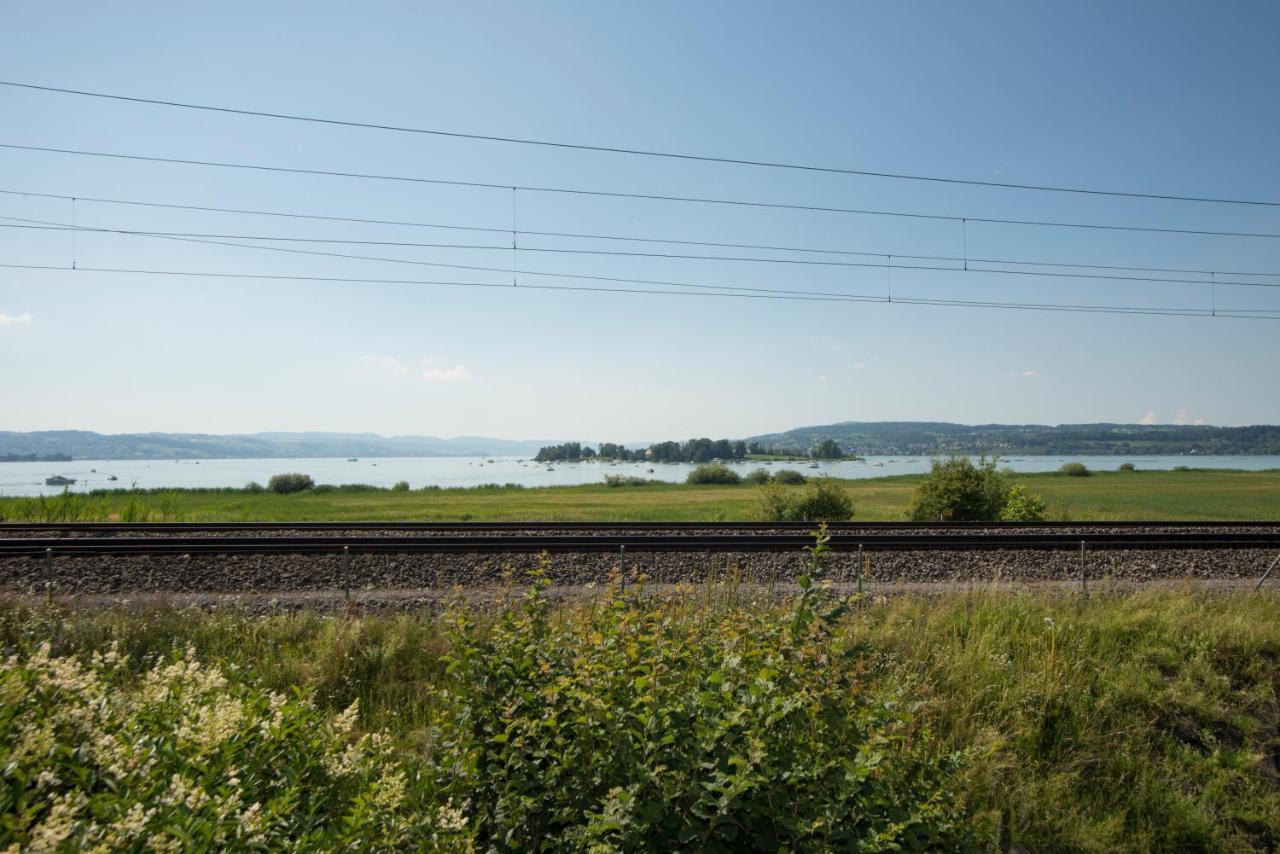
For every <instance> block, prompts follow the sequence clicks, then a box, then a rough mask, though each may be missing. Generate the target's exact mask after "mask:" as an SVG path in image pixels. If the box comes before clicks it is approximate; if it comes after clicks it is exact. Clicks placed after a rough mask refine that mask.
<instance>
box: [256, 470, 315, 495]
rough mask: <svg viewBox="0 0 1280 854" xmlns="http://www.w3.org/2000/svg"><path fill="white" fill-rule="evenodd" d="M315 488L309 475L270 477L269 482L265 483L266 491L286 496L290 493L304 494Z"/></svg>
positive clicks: (293, 473) (294, 473)
mask: <svg viewBox="0 0 1280 854" xmlns="http://www.w3.org/2000/svg"><path fill="white" fill-rule="evenodd" d="M315 488H316V482H315V481H314V480H312V479H311V475H309V474H298V473H297V472H289V473H288V474H276V475H272V476H271V480H269V481H267V489H269V490H270V491H271V492H274V493H276V494H278V495H288V494H290V493H292V492H306V491H307V490H308V489H315Z"/></svg>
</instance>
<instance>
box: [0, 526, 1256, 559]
mask: <svg viewBox="0 0 1280 854" xmlns="http://www.w3.org/2000/svg"><path fill="white" fill-rule="evenodd" d="M812 542H813V538H812V537H811V536H808V535H806V534H759V535H755V536H742V535H724V534H689V535H683V536H682V535H669V534H668V535H661V534H652V535H645V534H625V535H617V534H610V535H595V536H567V535H562V536H532V535H527V534H514V535H493V536H485V535H475V536H447V535H439V536H430V537H378V536H306V537H298V536H281V537H269V536H268V537H252V536H250V537H231V536H227V537H194V536H182V537H103V538H87V537H86V538H57V537H53V538H49V537H40V538H8V539H0V557H41V556H48V555H50V554H54V555H63V556H70V555H76V556H78V555H110V556H124V555H183V554H224V555H229V554H257V555H273V554H341V553H342V552H343V551H344V549H346V550H349V551H350V552H352V553H357V554H362V553H363V554H369V553H381V554H422V553H451V552H452V553H456V552H510V553H520V552H525V553H528V552H542V551H548V552H615V553H620V552H624V551H625V552H627V553H632V552H659V551H683V552H756V551H799V550H800V549H801V548H803V547H804V546H806V545H810V544H811V543H812ZM1081 543H1086V544H1088V545H1089V546H1092V547H1095V548H1097V547H1102V548H1107V549H1132V548H1140V549H1162V550H1183V549H1221V548H1268V549H1269V548H1276V547H1280V531H1273V532H1265V533H1260V532H1249V531H1221V532H1205V531H1201V532H1185V533H1182V532H1163V533H1161V532H1141V533H1138V532H1133V533H1116V532H1114V531H1113V532H1097V533H1060V534H1055V533H1025V534H1018V533H942V534H938V535H936V536H930V537H921V536H919V535H910V534H906V535H904V534H897V535H894V534H883V535H880V536H876V537H870V538H869V537H866V536H859V535H858V534H857V533H852V534H850V533H833V534H832V535H831V537H830V540H829V543H828V545H829V546H830V547H831V548H832V549H835V550H838V551H848V550H855V549H857V548H859V547H862V548H864V549H866V548H872V549H876V550H913V551H948V550H971V549H982V550H986V549H1041V550H1057V549H1075V548H1079V547H1080V544H1081Z"/></svg>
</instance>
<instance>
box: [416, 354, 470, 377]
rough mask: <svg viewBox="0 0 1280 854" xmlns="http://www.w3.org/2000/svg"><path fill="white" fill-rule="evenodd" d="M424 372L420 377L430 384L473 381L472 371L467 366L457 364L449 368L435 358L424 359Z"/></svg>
mask: <svg viewBox="0 0 1280 854" xmlns="http://www.w3.org/2000/svg"><path fill="white" fill-rule="evenodd" d="M422 361H423V366H422V370H420V371H419V372H418V376H419V377H421V378H422V379H424V380H426V381H427V382H430V383H460V382H466V381H467V380H469V379H471V371H469V370H468V369H467V366H466V365H463V364H461V363H458V362H455V363H454V364H453V365H451V366H449V367H444V366H442V365H440V364H439V363H438V361H437V360H436V358H435V357H434V356H430V357H428V358H426V359H423V360H422Z"/></svg>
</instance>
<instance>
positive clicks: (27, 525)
mask: <svg viewBox="0 0 1280 854" xmlns="http://www.w3.org/2000/svg"><path fill="white" fill-rule="evenodd" d="M816 527H817V523H815V522H539V521H532V520H531V521H502V522H398V521H393V522H375V521H358V522H354V521H353V522H133V523H122V522H0V537H4V536H9V535H10V534H11V532H15V531H40V532H48V531H64V532H68V533H101V534H130V533H168V532H192V531H320V532H323V531H421V532H424V533H425V532H435V531H489V530H492V531H533V530H538V531H690V530H697V531H718V532H724V533H738V532H742V533H753V532H758V531H779V530H792V531H801V532H808V531H812V530H814V529H815V528H816ZM827 527H828V529H829V530H830V531H831V532H832V533H841V532H847V531H890V530H927V531H965V530H976V529H984V530H985V529H999V530H1011V531H1017V530H1022V529H1029V528H1031V529H1034V528H1046V529H1055V528H1070V529H1081V530H1091V529H1093V530H1103V529H1106V530H1117V529H1126V528H1127V529H1150V528H1156V529H1174V528H1203V529H1220V530H1238V529H1246V528H1275V529H1277V530H1280V520H1261V521H1254V522H1240V521H1232V522H1192V521H1168V520H1163V521H1147V522H1141V521H1138V522H1135V521H1123V522H1100V521H1081V522H1059V521H1054V522H909V521H901V522H898V521H858V522H832V523H829V524H828V526H827Z"/></svg>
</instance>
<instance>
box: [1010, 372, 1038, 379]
mask: <svg viewBox="0 0 1280 854" xmlns="http://www.w3.org/2000/svg"><path fill="white" fill-rule="evenodd" d="M1009 376H1011V377H1017V378H1018V379H1020V380H1034V379H1036V378H1037V377H1039V376H1040V372H1039V371H1009Z"/></svg>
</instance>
